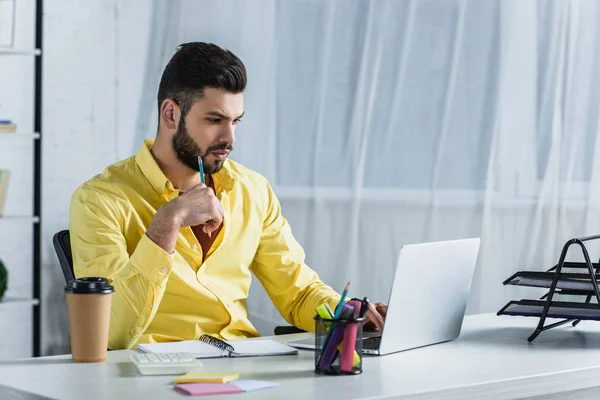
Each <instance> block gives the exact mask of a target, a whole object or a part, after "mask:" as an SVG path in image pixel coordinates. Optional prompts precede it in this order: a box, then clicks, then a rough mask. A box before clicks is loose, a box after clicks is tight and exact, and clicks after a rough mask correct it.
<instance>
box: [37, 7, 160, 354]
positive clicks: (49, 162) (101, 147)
mask: <svg viewBox="0 0 600 400" xmlns="http://www.w3.org/2000/svg"><path fill="white" fill-rule="evenodd" d="M151 6H152V1H151V0H129V1H118V0H96V1H87V2H85V4H83V3H81V2H78V1H69V0H53V1H47V2H45V10H44V12H45V20H44V24H45V26H44V85H43V88H44V93H43V104H44V106H43V164H42V165H43V202H42V212H43V218H42V234H43V241H42V271H43V277H42V292H43V295H42V307H43V323H42V335H43V336H42V352H43V353H46V354H53V353H64V352H65V351H67V350H68V325H67V324H68V322H67V316H66V306H65V304H64V295H63V292H62V288H63V286H64V279H63V277H62V273H61V271H60V267H59V264H58V260H57V258H56V255H55V253H54V249H53V247H52V236H53V235H54V233H56V232H58V231H59V230H62V229H66V228H67V227H68V212H69V203H70V197H71V194H72V193H73V191H74V190H75V189H76V188H77V187H78V186H79V185H80V184H81V183H83V182H84V181H85V180H87V179H89V178H91V177H92V176H93V175H95V174H98V173H100V172H101V171H102V170H103V168H104V167H106V166H107V165H109V164H111V163H113V162H115V161H117V160H119V159H122V158H125V157H128V156H130V155H131V154H132V152H133V150H132V147H133V146H132V143H133V137H134V133H133V132H134V129H135V126H136V121H137V110H138V108H139V96H140V93H141V90H142V85H144V82H143V75H144V74H143V72H144V67H145V60H146V52H147V47H148V35H149V26H150V24H149V21H150V14H151Z"/></svg>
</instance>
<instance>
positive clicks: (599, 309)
mask: <svg viewBox="0 0 600 400" xmlns="http://www.w3.org/2000/svg"><path fill="white" fill-rule="evenodd" d="M545 304H546V302H545V301H544V300H521V301H511V302H510V303H508V304H507V305H506V306H504V308H503V309H502V310H500V311H498V315H521V316H524V317H541V316H542V313H543V311H544V305H545ZM546 317H548V318H563V319H580V320H595V321H600V306H599V305H598V304H586V303H569V302H563V301H555V302H552V304H551V305H550V308H549V309H548V313H547V314H546Z"/></svg>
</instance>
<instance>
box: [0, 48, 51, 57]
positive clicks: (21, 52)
mask: <svg viewBox="0 0 600 400" xmlns="http://www.w3.org/2000/svg"><path fill="white" fill-rule="evenodd" d="M40 54H42V52H41V50H40V49H19V48H9V47H0V55H8V56H39V55H40Z"/></svg>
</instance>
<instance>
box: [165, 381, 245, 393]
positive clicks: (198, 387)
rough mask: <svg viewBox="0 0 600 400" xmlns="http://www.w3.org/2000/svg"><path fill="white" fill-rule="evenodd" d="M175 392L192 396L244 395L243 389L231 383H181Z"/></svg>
mask: <svg viewBox="0 0 600 400" xmlns="http://www.w3.org/2000/svg"><path fill="white" fill-rule="evenodd" d="M175 390H179V391H180V392H183V393H186V394H189V395H191V396H208V395H211V394H231V393H244V391H243V390H242V389H240V388H239V387H237V386H234V385H232V384H231V383H180V384H178V385H175Z"/></svg>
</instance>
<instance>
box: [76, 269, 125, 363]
mask: <svg viewBox="0 0 600 400" xmlns="http://www.w3.org/2000/svg"><path fill="white" fill-rule="evenodd" d="M114 291H115V289H114V288H113V287H112V286H110V285H109V284H108V280H106V278H81V279H76V280H74V281H70V282H69V283H67V285H66V286H65V293H66V297H67V309H68V312H69V330H70V332H71V354H72V357H73V361H75V362H100V361H105V360H106V349H107V347H108V326H109V323H110V306H111V300H112V294H113V292H114Z"/></svg>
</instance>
